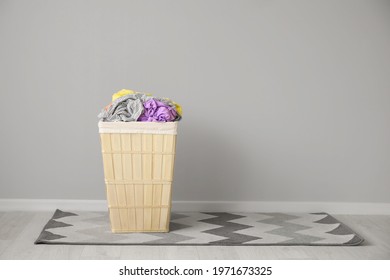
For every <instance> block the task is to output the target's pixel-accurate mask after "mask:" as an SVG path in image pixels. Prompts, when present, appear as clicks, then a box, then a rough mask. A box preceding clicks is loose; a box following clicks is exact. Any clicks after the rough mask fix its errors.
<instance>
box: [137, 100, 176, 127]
mask: <svg viewBox="0 0 390 280" xmlns="http://www.w3.org/2000/svg"><path fill="white" fill-rule="evenodd" d="M144 108H145V110H144V112H143V113H142V114H141V116H139V118H138V121H141V122H172V121H174V120H175V119H176V117H177V112H176V110H175V109H173V108H172V107H171V106H169V105H168V104H165V103H164V102H162V101H159V100H156V99H154V98H151V99H149V100H148V101H146V102H145V103H144Z"/></svg>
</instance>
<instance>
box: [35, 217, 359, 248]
mask: <svg viewBox="0 0 390 280" xmlns="http://www.w3.org/2000/svg"><path fill="white" fill-rule="evenodd" d="M362 242H363V239H362V238H361V237H360V236H358V235H357V234H356V233H355V232H353V231H352V230H351V229H350V228H348V227H347V226H346V225H344V224H342V223H341V222H339V221H338V220H336V219H335V218H334V217H332V216H330V215H329V214H326V213H313V214H296V213H294V214H286V213H226V212H224V213H205V212H202V213H200V212H183V213H172V215H171V223H170V232H169V233H119V234H118V233H112V232H111V230H110V224H109V218H108V214H107V213H106V212H64V211H61V210H56V211H55V213H54V215H53V217H52V218H51V219H50V220H49V222H48V223H47V224H46V226H45V227H44V228H43V230H42V232H41V234H40V235H39V237H38V239H37V240H36V241H35V244H69V245H71V244H74V245H175V246H176V245H197V246H201V245H218V246H248V245H250V246H256V245H333V246H335V245H344V246H345V245H359V244H361V243H362Z"/></svg>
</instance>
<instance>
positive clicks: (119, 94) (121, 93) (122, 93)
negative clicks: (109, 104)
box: [112, 89, 136, 101]
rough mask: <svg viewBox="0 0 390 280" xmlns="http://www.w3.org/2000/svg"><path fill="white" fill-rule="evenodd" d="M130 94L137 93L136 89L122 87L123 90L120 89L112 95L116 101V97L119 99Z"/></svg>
mask: <svg viewBox="0 0 390 280" xmlns="http://www.w3.org/2000/svg"><path fill="white" fill-rule="evenodd" d="M128 94H136V92H135V91H134V90H131V89H122V90H120V91H118V92H117V93H114V94H113V95H112V101H114V100H115V99H118V98H119V97H122V96H125V95H128Z"/></svg>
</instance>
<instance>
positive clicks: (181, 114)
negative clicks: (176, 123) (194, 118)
mask: <svg viewBox="0 0 390 280" xmlns="http://www.w3.org/2000/svg"><path fill="white" fill-rule="evenodd" d="M172 103H173V104H174V105H175V106H176V112H177V113H178V114H179V115H180V116H181V117H182V116H183V109H182V108H181V106H180V105H179V104H177V103H176V102H175V101H172Z"/></svg>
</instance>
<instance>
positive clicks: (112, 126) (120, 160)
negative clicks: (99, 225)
mask: <svg viewBox="0 0 390 280" xmlns="http://www.w3.org/2000/svg"><path fill="white" fill-rule="evenodd" d="M99 133H100V140H101V147H102V156H103V166H104V177H105V183H106V191H107V202H108V209H109V216H110V223H111V230H112V232H114V233H121V232H122V233H125V232H168V231H169V221H170V213H171V204H172V198H171V197H172V181H173V171H174V162H175V150H176V133H177V122H167V123H156V122H99Z"/></svg>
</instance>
